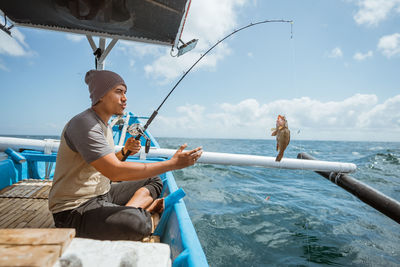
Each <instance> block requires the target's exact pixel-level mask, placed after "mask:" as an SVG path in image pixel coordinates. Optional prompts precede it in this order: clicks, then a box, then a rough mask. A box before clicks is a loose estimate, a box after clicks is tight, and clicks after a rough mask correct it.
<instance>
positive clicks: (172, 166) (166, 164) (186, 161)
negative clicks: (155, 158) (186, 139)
mask: <svg viewBox="0 0 400 267" xmlns="http://www.w3.org/2000/svg"><path fill="white" fill-rule="evenodd" d="M186 146H187V145H186V144H185V145H182V146H181V147H180V148H179V149H178V150H177V151H176V153H175V155H174V156H173V157H172V158H171V159H169V160H166V161H161V162H154V163H140V162H122V161H120V160H119V159H118V158H117V156H116V155H115V154H114V153H110V154H108V155H106V156H104V157H101V158H99V159H97V160H95V161H93V162H91V163H90V165H92V166H93V167H94V168H95V169H96V170H98V171H99V172H100V173H102V174H103V175H104V176H106V177H108V178H109V179H110V180H111V181H131V180H140V179H145V178H149V177H153V176H155V175H159V174H162V173H164V172H167V171H172V170H177V169H182V168H185V167H188V166H191V165H193V164H194V163H195V162H196V161H197V159H199V158H200V156H201V153H202V149H201V147H198V148H195V149H193V150H189V151H183V150H184V149H185V148H186Z"/></svg>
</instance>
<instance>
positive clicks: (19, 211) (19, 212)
mask: <svg viewBox="0 0 400 267" xmlns="http://www.w3.org/2000/svg"><path fill="white" fill-rule="evenodd" d="M15 204H16V205H15V206H14V207H12V208H13V209H12V210H11V212H10V213H8V214H6V216H3V217H4V219H3V220H1V221H0V226H1V228H7V226H8V225H9V224H11V223H13V222H14V221H16V220H18V219H19V218H21V217H22V216H24V214H25V210H26V209H27V208H28V207H30V206H32V205H33V204H34V202H33V201H32V200H30V201H27V200H26V199H15Z"/></svg>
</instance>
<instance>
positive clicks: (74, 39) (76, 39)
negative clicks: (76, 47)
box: [66, 33, 86, 43]
mask: <svg viewBox="0 0 400 267" xmlns="http://www.w3.org/2000/svg"><path fill="white" fill-rule="evenodd" d="M66 37H67V39H68V40H70V41H72V42H75V43H78V42H80V41H82V40H83V39H86V36H84V35H79V34H71V33H68V34H67V35H66Z"/></svg>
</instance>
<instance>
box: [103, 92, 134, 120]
mask: <svg viewBox="0 0 400 267" xmlns="http://www.w3.org/2000/svg"><path fill="white" fill-rule="evenodd" d="M126 91H127V90H126V88H125V86H123V85H117V86H115V87H114V88H113V89H111V90H110V91H108V92H107V94H106V95H105V96H103V97H102V98H101V101H102V102H103V103H102V104H103V106H104V109H105V111H106V112H107V113H109V114H113V115H122V114H123V113H124V109H125V108H126V101H127V100H128V98H127V97H126Z"/></svg>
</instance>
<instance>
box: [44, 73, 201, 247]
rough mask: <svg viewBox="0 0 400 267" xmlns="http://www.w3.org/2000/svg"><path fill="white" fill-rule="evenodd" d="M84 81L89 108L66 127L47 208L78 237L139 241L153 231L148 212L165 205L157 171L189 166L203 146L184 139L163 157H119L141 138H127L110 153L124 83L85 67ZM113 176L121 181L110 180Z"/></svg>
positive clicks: (122, 103)
mask: <svg viewBox="0 0 400 267" xmlns="http://www.w3.org/2000/svg"><path fill="white" fill-rule="evenodd" d="M85 82H86V83H87V84H88V87H89V92H90V98H91V100H92V107H91V108H89V109H87V110H85V111H84V112H82V113H80V114H78V115H76V116H75V117H74V118H72V119H71V120H70V121H69V122H68V123H67V124H66V126H65V127H64V130H63V132H62V135H61V142H60V147H59V150H58V154H57V162H56V169H55V173H54V179H53V185H52V188H51V190H50V194H49V209H50V211H51V212H52V213H53V218H54V221H55V225H56V227H67V228H75V229H76V233H77V234H76V235H77V236H78V237H87V238H94V239H102V240H121V239H125V240H141V239H142V238H143V237H145V236H148V235H149V234H150V232H151V228H152V220H151V213H152V212H160V211H161V210H162V209H163V204H164V203H163V199H162V198H161V199H160V198H158V197H159V196H160V194H161V190H162V182H161V180H160V178H159V177H158V176H157V175H159V174H161V173H164V172H166V171H171V170H176V169H181V168H185V167H188V166H191V165H193V164H194V163H195V162H196V161H197V159H198V158H199V157H200V156H201V153H202V150H201V148H200V147H198V148H196V149H193V150H190V151H184V149H185V148H186V144H184V145H182V146H181V147H180V148H179V149H178V150H177V152H176V153H175V155H174V156H173V157H172V158H171V159H169V160H166V161H163V162H156V163H138V162H122V161H121V159H122V157H123V155H124V154H125V153H126V152H127V150H131V151H132V152H133V153H137V152H138V151H139V150H140V142H139V141H136V140H134V139H133V138H130V139H128V141H127V142H126V144H125V146H124V148H123V149H122V150H121V151H119V152H118V153H114V142H113V136H112V131H111V129H110V127H109V126H108V124H107V122H108V121H109V119H110V117H111V116H112V115H114V114H115V115H120V114H123V112H124V109H125V107H126V101H127V97H126V92H127V86H126V84H125V82H124V80H123V79H122V78H121V77H120V76H119V75H118V74H116V73H114V72H111V71H106V70H102V71H97V70H91V71H89V72H87V73H86V76H85ZM116 181H124V182H121V183H113V184H111V182H116Z"/></svg>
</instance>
